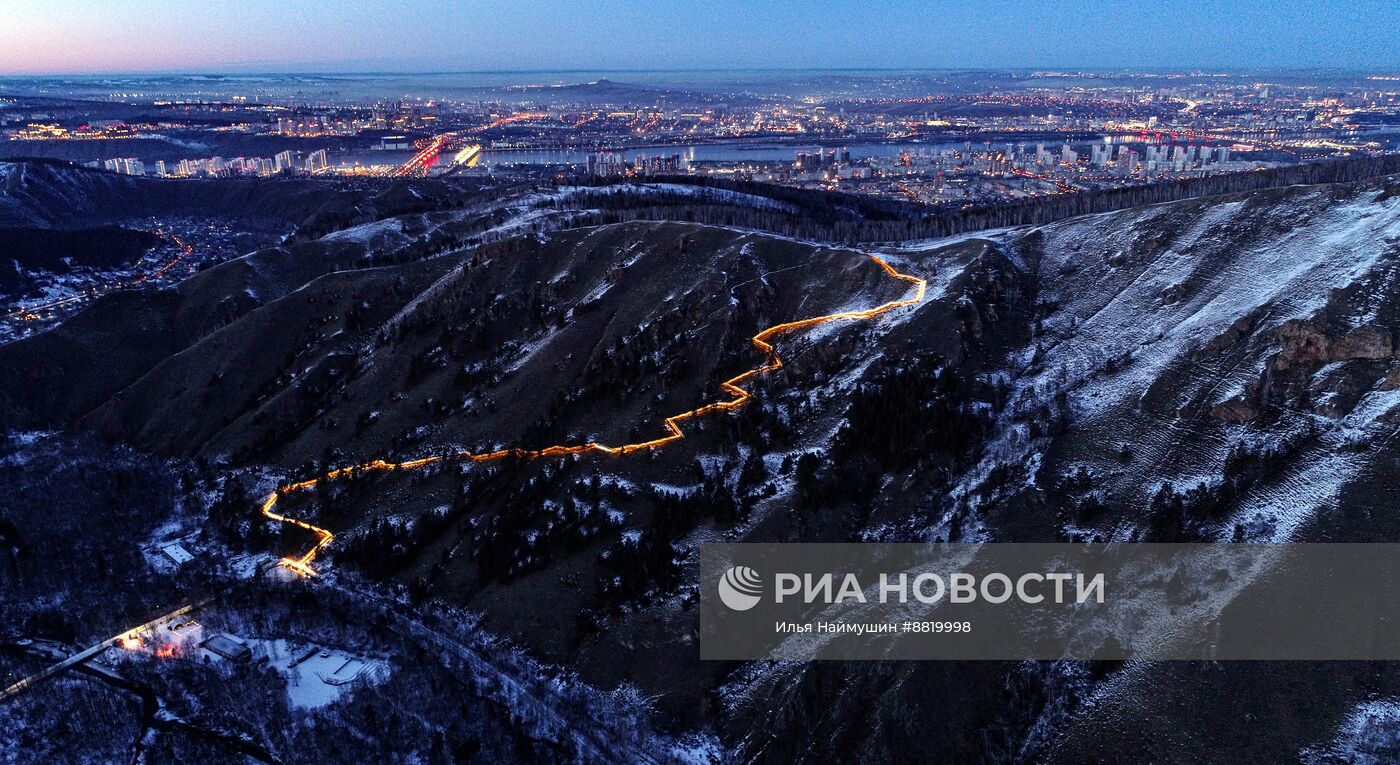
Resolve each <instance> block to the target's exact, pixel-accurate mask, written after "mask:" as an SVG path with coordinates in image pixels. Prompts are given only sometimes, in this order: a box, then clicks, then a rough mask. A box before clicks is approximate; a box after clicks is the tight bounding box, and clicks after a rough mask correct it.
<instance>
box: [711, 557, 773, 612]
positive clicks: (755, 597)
mask: <svg viewBox="0 0 1400 765" xmlns="http://www.w3.org/2000/svg"><path fill="white" fill-rule="evenodd" d="M762 597H763V578H762V577H761V576H759V575H758V572H757V571H754V570H753V569H751V568H749V567H748V566H731V567H730V568H729V570H728V571H726V572H724V576H722V577H720V578H719V599H720V600H721V601H722V602H723V603H724V604H725V605H726V606H729V607H730V608H731V609H733V610H735V611H747V610H749V609H750V608H753V607H754V606H756V605H758V601H759V599H761V598H762Z"/></svg>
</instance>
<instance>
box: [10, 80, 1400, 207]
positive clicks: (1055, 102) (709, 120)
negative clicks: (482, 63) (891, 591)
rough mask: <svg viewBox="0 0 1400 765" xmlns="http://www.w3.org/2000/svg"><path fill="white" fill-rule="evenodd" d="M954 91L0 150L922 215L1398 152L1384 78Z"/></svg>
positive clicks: (69, 116)
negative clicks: (936, 208)
mask: <svg viewBox="0 0 1400 765" xmlns="http://www.w3.org/2000/svg"><path fill="white" fill-rule="evenodd" d="M967 77H968V78H967V79H965V80H960V79H956V78H950V77H938V78H934V77H930V78H929V79H928V82H927V83H924V82H922V81H911V80H910V79H909V78H902V79H897V80H894V81H886V80H879V79H872V80H869V81H864V82H852V83H843V84H842V87H839V88H835V87H834V88H831V89H830V91H829V92H825V93H820V94H812V95H803V96H794V95H787V94H783V95H768V94H757V93H754V92H753V89H752V88H747V89H743V90H737V91H733V92H730V91H724V92H714V91H705V92H699V91H678V90H676V89H673V88H668V87H657V86H643V85H633V84H624V83H619V82H613V81H610V80H607V79H599V80H595V81H592V82H587V83H580V84H565V85H562V86H550V87H543V86H542V87H514V88H498V89H494V90H492V89H484V90H483V91H482V93H481V94H480V95H481V96H482V97H480V98H476V99H464V98H434V97H428V96H418V97H414V98H404V99H400V100H395V101H384V100H381V99H362V100H361V99H355V98H347V97H343V96H341V97H332V96H326V97H321V98H306V97H301V96H296V97H287V96H282V95H279V94H277V93H274V92H253V93H248V94H240V93H226V94H219V95H218V96H217V97H214V96H213V94H201V95H200V96H199V97H195V96H193V95H183V96H181V97H168V96H166V95H152V96H148V97H145V98H133V97H132V94H127V93H121V94H117V93H111V94H105V95H103V94H95V95H94V97H92V98H91V99H89V100H87V101H84V102H71V101H56V100H54V99H46V98H32V97H26V96H24V95H22V94H21V95H17V96H6V98H5V100H4V102H3V104H0V106H3V108H0V135H3V137H4V139H5V140H4V141H3V142H0V149H3V155H5V156H50V157H56V158H67V159H72V160H74V161H79V162H80V163H82V164H86V165H88V166H91V167H98V168H102V169H106V170H109V171H112V172H116V173H123V174H128V175H149V176H158V177H164V178H175V179H185V178H206V177H237V176H256V177H272V176H285V175H329V176H334V175H345V176H384V177H406V176H437V175H444V174H481V175H517V176H522V177H538V178H545V177H568V176H575V177H603V178H629V177H655V176H673V175H682V176H718V177H728V178H735V179H740V180H747V181H756V182H766V183H777V184H783V185H789V186H795V187H801V188H815V189H826V190H841V191H850V192H854V193H860V194H866V195H873V196H877V197H885V198H890V199H901V200H912V201H915V202H919V203H923V204H929V205H940V204H967V203H985V202H996V201H1005V200H1010V199H1017V198H1024V197H1032V196H1040V195H1049V194H1065V193H1075V192H1078V191H1085V190H1097V189H1104V188H1118V187H1127V186H1133V185H1141V184H1147V183H1155V182H1161V181H1166V180H1172V179H1180V178H1190V177H1199V176H1205V175H1211V174H1216V173H1225V172H1239V171H1248V170H1255V169H1260V168H1267V167H1275V166H1279V165H1286V164H1291V163H1297V162H1301V161H1306V160H1310V159H1319V158H1326V157H1346V156H1366V155H1375V154H1383V153H1389V152H1393V151H1396V150H1397V148H1400V145H1397V137H1400V80H1396V79H1395V78H1393V77H1392V76H1390V75H1384V74H1381V75H1346V76H1338V77H1335V78H1324V79H1320V80H1319V79H1313V80H1299V79H1296V78H1292V79H1290V78H1288V77H1270V76H1268V75H1245V74H1238V75H1220V74H1212V73H1202V72H1183V73H1178V74H1162V73H1141V74H1112V75H1104V74H1101V73H1093V72H1050V71H1046V72H1031V73H1023V74H1020V75H1018V76H1016V77H1014V78H1011V79H1010V80H1008V79H1007V78H1006V77H1001V78H998V79H995V80H992V81H984V80H980V79H977V78H976V77H975V76H972V75H969V76H967ZM916 79H917V78H916ZM921 85H926V86H927V87H928V88H929V89H930V90H932V91H933V92H931V93H927V94H924V95H910V94H909V91H911V90H917V88H918V87H920V86H921ZM940 91H945V92H940ZM104 111H110V112H114V113H127V114H129V116H125V117H123V118H117V117H116V116H115V115H112V116H109V115H104V114H101V113H102V112H104ZM124 147H129V148H127V149H126V150H124ZM200 148H206V149H207V150H206V151H204V152H200V151H199V149H200Z"/></svg>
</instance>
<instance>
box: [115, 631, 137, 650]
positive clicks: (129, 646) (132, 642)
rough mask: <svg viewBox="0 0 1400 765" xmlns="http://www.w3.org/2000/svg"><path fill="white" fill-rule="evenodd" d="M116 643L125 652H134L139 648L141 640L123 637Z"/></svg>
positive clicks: (130, 636)
mask: <svg viewBox="0 0 1400 765" xmlns="http://www.w3.org/2000/svg"><path fill="white" fill-rule="evenodd" d="M117 643H118V645H120V646H121V647H122V648H123V649H125V650H128V651H135V650H137V649H139V648H140V647H141V638H138V637H136V636H135V635H124V636H122V638H121V639H120V640H118V641H117Z"/></svg>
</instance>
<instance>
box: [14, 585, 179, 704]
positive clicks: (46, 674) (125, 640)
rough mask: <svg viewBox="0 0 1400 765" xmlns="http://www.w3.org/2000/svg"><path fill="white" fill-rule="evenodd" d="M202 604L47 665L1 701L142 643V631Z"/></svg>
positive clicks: (148, 623) (133, 628) (140, 626)
mask: <svg viewBox="0 0 1400 765" xmlns="http://www.w3.org/2000/svg"><path fill="white" fill-rule="evenodd" d="M200 605H202V603H190V604H188V605H184V606H181V607H179V608H177V609H175V610H174V611H171V612H170V613H168V614H163V615H161V616H157V617H156V618H154V619H152V620H150V621H148V622H146V623H145V624H141V625H138V626H135V627H132V628H131V629H129V630H126V631H124V632H122V633H121V634H119V635H113V636H112V637H109V638H107V639H106V640H104V641H102V642H101V643H98V644H97V645H94V646H92V647H91V648H88V649H86V650H84V651H79V652H78V653H75V654H73V655H72V656H69V657H68V658H66V659H64V660H63V661H60V662H58V663H57V664H53V665H51V666H48V667H45V668H44V669H43V670H41V671H39V672H36V673H35V674H33V675H30V676H29V677H26V678H24V679H23V680H19V681H17V682H15V683H14V684H13V685H11V686H10V687H8V688H6V689H5V690H3V691H0V701H5V700H7V699H10V698H12V697H14V696H18V695H19V694H21V693H23V692H24V691H26V690H28V689H29V688H31V687H33V686H34V685H35V684H37V683H40V682H43V681H44V680H47V679H49V678H50V677H53V676H54V675H56V674H58V673H59V672H62V671H63V670H65V669H68V668H69V667H72V666H75V665H77V664H82V663H83V662H85V661H87V660H88V659H91V658H92V657H94V656H96V655H98V654H99V653H102V652H103V651H105V650H107V649H108V648H111V647H113V646H116V645H123V646H127V645H129V644H130V642H131V641H136V645H140V638H139V637H138V635H139V634H140V633H143V632H145V631H147V630H150V629H154V628H156V627H159V626H160V625H162V624H164V623H166V622H168V621H170V620H171V619H174V618H175V617H177V616H183V615H184V614H187V613H189V612H190V611H193V610H194V609H195V608H198V607H199V606H200Z"/></svg>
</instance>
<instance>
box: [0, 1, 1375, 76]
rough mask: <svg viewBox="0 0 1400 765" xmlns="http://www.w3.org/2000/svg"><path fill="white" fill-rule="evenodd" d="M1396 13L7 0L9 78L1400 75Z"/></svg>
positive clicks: (1182, 7)
mask: <svg viewBox="0 0 1400 765" xmlns="http://www.w3.org/2000/svg"><path fill="white" fill-rule="evenodd" d="M1397 30H1400V2H1395V1H1394V0H1388V1H1386V2H1381V1H1379V0H1317V1H1313V2H1309V1H1308V0H1296V1H1293V0H1290V1H1288V2H1284V1H1281V0H1267V1H1263V0H1239V1H1236V2H1231V1H1230V0H1221V1H1220V2H1205V1H1203V0H1178V1H1176V2H1158V3H1142V2H1106V1H1104V0H1079V1H1078V2H1051V1H1049V0H1046V1H1043V2H1034V1H1028V2H995V1H992V2H988V1H986V0H983V1H982V2H939V1H936V0H925V1H922V2H920V1H917V0H883V1H880V0H869V1H868V2H831V1H828V0H805V1H803V2H797V1H795V0H748V1H747V2H739V1H738V0H652V1H651V2H622V1H620V0H588V2H564V1H562V0H458V1H456V2H449V1H447V0H431V1H430V0H395V1H394V2H390V1H389V0H242V1H241V2H239V1H230V2H210V3H199V2H190V1H189V0H5V2H4V3H3V4H0V74H46V73H74V72H92V73H102V72H220V71H227V72H259V71H265V72H295V71H325V72H345V71H355V72H362V71H385V72H388V71H396V72H425V71H480V70H532V69H556V70H557V69H590V68H594V69H694V68H720V69H731V68H827V67H831V68H840V67H869V68H915V67H988V68H990V67H1143V68H1146V67H1153V68H1183V67H1215V68H1222V69H1225V68H1247V67H1319V66H1321V67H1342V68H1361V69H1374V70H1378V71H1379V70H1386V71H1394V70H1397V69H1400V32H1397Z"/></svg>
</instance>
